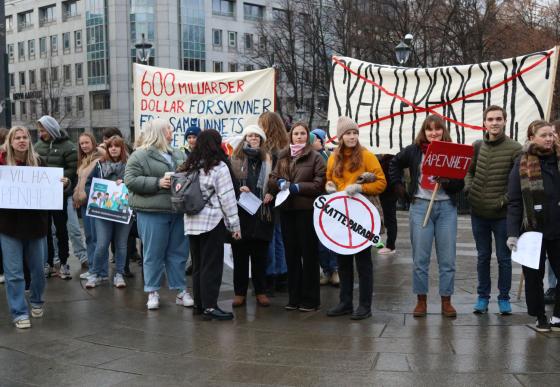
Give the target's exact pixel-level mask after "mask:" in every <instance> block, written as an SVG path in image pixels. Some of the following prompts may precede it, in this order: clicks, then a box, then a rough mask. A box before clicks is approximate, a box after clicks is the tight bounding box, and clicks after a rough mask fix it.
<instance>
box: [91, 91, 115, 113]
mask: <svg viewBox="0 0 560 387" xmlns="http://www.w3.org/2000/svg"><path fill="white" fill-rule="evenodd" d="M92 105H93V110H107V109H111V94H109V93H97V94H92Z"/></svg>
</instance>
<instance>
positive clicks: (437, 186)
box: [422, 182, 439, 227]
mask: <svg viewBox="0 0 560 387" xmlns="http://www.w3.org/2000/svg"><path fill="white" fill-rule="evenodd" d="M438 189H439V182H437V183H436V186H435V187H434V192H432V199H430V205H429V206H428V210H427V211H426V216H425V217H424V224H423V225H422V227H426V225H427V224H428V219H430V214H431V213H432V206H433V205H434V201H435V199H436V194H437V191H438Z"/></svg>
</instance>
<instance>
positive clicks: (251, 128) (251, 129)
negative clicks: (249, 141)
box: [243, 125, 266, 142]
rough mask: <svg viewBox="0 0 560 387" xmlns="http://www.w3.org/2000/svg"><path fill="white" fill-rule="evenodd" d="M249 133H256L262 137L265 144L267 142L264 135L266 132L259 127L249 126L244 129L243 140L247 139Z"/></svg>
mask: <svg viewBox="0 0 560 387" xmlns="http://www.w3.org/2000/svg"><path fill="white" fill-rule="evenodd" d="M249 133H256V134H258V135H259V136H261V138H262V140H263V142H264V141H266V134H264V130H262V129H261V128H260V127H259V126H258V125H247V126H246V127H245V128H244V129H243V138H245V137H246V136H247V135H248V134H249Z"/></svg>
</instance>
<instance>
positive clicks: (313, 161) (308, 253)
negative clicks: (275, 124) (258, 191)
mask: <svg viewBox="0 0 560 387" xmlns="http://www.w3.org/2000/svg"><path fill="white" fill-rule="evenodd" d="M289 136H290V146H289V148H287V149H284V150H282V151H281V152H280V153H279V154H278V163H277V164H276V168H274V172H273V173H272V175H271V177H270V180H269V189H270V192H271V193H272V194H275V195H276V194H278V192H280V191H281V190H282V191H284V190H288V191H289V192H290V195H289V197H288V198H287V199H286V201H285V202H284V203H283V204H282V205H281V206H280V207H279V208H280V222H281V225H282V236H283V239H284V246H285V248H286V263H287V265H288V294H289V299H288V305H286V307H285V308H286V310H296V309H299V310H300V311H301V312H311V311H315V310H317V309H319V306H320V304H321V297H320V289H319V287H320V285H319V276H320V273H319V255H318V244H319V240H318V238H317V234H316V233H315V230H314V228H313V202H314V200H315V198H317V196H319V195H320V194H321V193H322V192H323V186H324V183H325V161H324V160H323V158H322V157H321V155H320V154H319V153H317V152H315V151H314V150H313V149H312V146H311V144H310V143H309V128H308V127H307V125H306V124H305V123H303V122H297V123H295V124H294V125H293V127H292V130H291V131H290V134H289Z"/></svg>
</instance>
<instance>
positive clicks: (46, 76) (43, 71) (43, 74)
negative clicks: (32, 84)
mask: <svg viewBox="0 0 560 387" xmlns="http://www.w3.org/2000/svg"><path fill="white" fill-rule="evenodd" d="M40 74H41V85H46V84H47V83H49V73H48V69H47V68H42V69H41V70H40Z"/></svg>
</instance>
